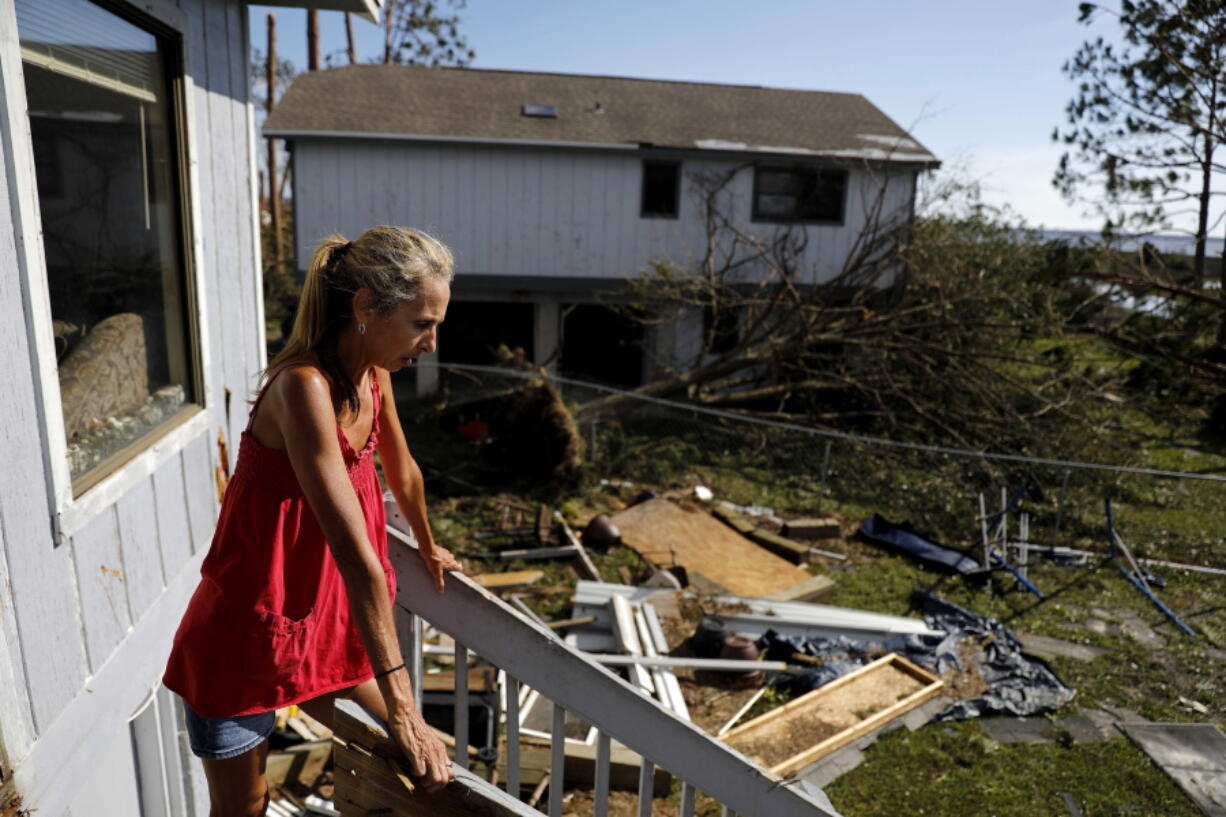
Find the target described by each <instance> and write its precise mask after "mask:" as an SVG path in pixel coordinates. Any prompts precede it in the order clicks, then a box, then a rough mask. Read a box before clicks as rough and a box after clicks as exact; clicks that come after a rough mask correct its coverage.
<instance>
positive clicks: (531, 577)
mask: <svg viewBox="0 0 1226 817" xmlns="http://www.w3.org/2000/svg"><path fill="white" fill-rule="evenodd" d="M468 578H470V579H472V580H473V581H475V582H476V583H477V584H479V585H481V586H482V587H484V588H486V589H487V590H511V589H514V588H518V587H527V586H528V585H530V584H536V583H537V582H539V581H540V580H541V579H543V578H545V571H543V570H509V571H507V572H506V573H479V574H477V575H476V576H469V577H468Z"/></svg>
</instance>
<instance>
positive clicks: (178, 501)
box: [153, 452, 192, 582]
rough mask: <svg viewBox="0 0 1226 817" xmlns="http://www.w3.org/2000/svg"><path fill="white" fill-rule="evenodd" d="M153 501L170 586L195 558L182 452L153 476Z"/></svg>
mask: <svg viewBox="0 0 1226 817" xmlns="http://www.w3.org/2000/svg"><path fill="white" fill-rule="evenodd" d="M153 498H154V503H155V505H156V507H157V525H158V544H159V546H160V547H161V550H162V566H163V567H164V568H165V575H164V580H165V581H166V582H169V581H170V580H171V579H172V578H174V576H175V574H177V573H178V572H179V571H180V570H181V569H183V566H184V565H185V564H187V562H188V560H189V559H191V557H192V531H191V523H190V522H189V521H188V519H187V492H186V490H185V489H184V486H183V454H182V452H180V453H179V454H177V455H176V456H175V457H174V458H173V459H170V460H168V461H167V462H165V463H163V464H162V467H160V468H158V469H157V471H155V472H154V473H153Z"/></svg>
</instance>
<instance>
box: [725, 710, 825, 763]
mask: <svg viewBox="0 0 1226 817" xmlns="http://www.w3.org/2000/svg"><path fill="white" fill-rule="evenodd" d="M846 728H847V727H845V726H840V725H838V724H834V723H829V722H827V721H822V720H816V719H815V720H806V719H802V718H792V719H789V720H788V721H787V722H786V723H785V724H784V727H783V729H781V730H780V731H779V732H777V733H775V734H773V735H767V736H764V737H761V738H758V739H756V740H747V741H745V742H744V743H741V742H739V741H738V742H737V743H736V748H737V749H738V750H740V751H741V752H743V753H744V754H746V755H749V756H750V757H752V758H753V759H755V760H757V761H758V762H759V763H761V764H762V765H763V766H766V767H768V768H769V767H771V766H774V765H775V764H777V763H782V762H783V761H785V760H787V759H788V758H789V757H792V756H794V755H797V754H800V753H801V752H803V751H804V750H805V749H807V748H809V747H810V746H816V745H817V744H819V743H821V742H822V741H823V740H825V739H826V738H829V737H832V736H834V735H837V734H838V733H839V732H842V731H843V730H844V729H846Z"/></svg>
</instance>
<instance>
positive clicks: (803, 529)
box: [783, 517, 839, 542]
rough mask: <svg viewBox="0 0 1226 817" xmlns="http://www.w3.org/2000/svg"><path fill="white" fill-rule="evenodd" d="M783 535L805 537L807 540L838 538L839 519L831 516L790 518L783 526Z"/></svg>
mask: <svg viewBox="0 0 1226 817" xmlns="http://www.w3.org/2000/svg"><path fill="white" fill-rule="evenodd" d="M783 535H784V536H786V537H788V538H789V539H803V540H804V541H806V542H812V541H821V540H823V539H838V538H839V520H837V519H831V518H829V517H824V518H822V519H809V518H806V519H789V520H788V521H787V523H786V524H785V525H784V526H783Z"/></svg>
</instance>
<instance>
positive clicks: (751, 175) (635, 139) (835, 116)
mask: <svg viewBox="0 0 1226 817" xmlns="http://www.w3.org/2000/svg"><path fill="white" fill-rule="evenodd" d="M264 136H265V137H267V138H276V139H283V140H285V142H286V144H287V146H288V148H289V150H290V152H291V155H292V162H293V165H292V179H293V183H292V190H293V200H294V213H295V217H294V234H295V235H294V245H295V248H296V256H297V264H298V268H299V272H300V273H301V272H302V271H304V269H305V265H306V264H307V263H308V261H309V259H310V256H311V251H312V249H313V248H314V246H315V244H316V243H317V242H318V241H319V240H320V239H321V238H323V237H324V236H326V235H328V234H330V233H333V232H340V233H342V234H344V235H346V236H350V237H352V236H353V235H355V234H357V233H359V232H361V231H362V230H363V229H365V228H366V227H368V226H370V225H372V224H380V223H393V224H405V225H411V226H415V227H419V228H423V229H426V230H428V231H431V232H433V233H434V234H436V235H437V236H438V237H439V238H441V239H442V240H443V241H445V242H446V243H448V244H449V245H451V246H452V247H453V249H454V250H455V252H456V258H457V278H456V283H455V288H454V291H455V297H454V299H453V305H452V307H451V311H450V313H449V314H450V317H449V320H448V323H449V324H450V327H448V328H450V329H451V331H447V330H446V329H445V330H444V332H443V335H442V339H441V341H440V345H439V352H438V355H439V362H441V363H481V362H489V361H490V360H491V353H490V350H491V348H493V347H494V346H496V345H498V344H500V343H502V344H506V345H507V346H509V347H519V348H521V349H523V350H524V351H525V352H526V354H527V357H528V359H529V360H530V361H534V362H536V363H541V364H543V363H553V364H556V367H557V369H559V370H560V371H561V372H562V373H564V374H572V375H578V376H580V377H586V378H592V379H596V380H601V381H604V382H608V383H613V384H618V385H627V386H633V385H638V384H639V383H641V382H644V381H645V380H648V379H651V378H653V377H655V376H658V374H659V373H660V369H661V366H662V365H663V366H666V365H668V361H670V360H681V359H684V358H685V357H686V353H687V347H688V346H691V345H692V344H693V342H694V337H695V336H696V335H699V334H701V332H702V329H703V327H702V323H703V319H704V318H703V315H702V314H701V312H700V313H698V314H694V315H691V316H689V318H688V319H683V320H681V321H669V322H660V323H656V324H655V325H651V324H650V323H648V324H644V323H641V322H636V321H633V320H630V319H628V318H627V317H626V316H625V315H624V314H623V313H622V312H621V311H619V310H616V309H610V308H609V307H610V304H613V303H616V302H617V300H618V298H619V290H620V289H621V287H622V285H623V284H624V283H625V282H626V280H627V279H628V278H631V277H633V276H636V275H638V274H639V273H640V272H641V271H642V270H644V269H645V268H647V267H648V266H649V265H650V264H652V263H654V262H659V261H666V262H668V263H670V264H672V265H674V266H676V267H678V268H681V269H685V268H687V267H696V266H697V264H698V262H699V260H700V259H701V258H702V257H703V253H704V251H705V248H706V243H707V238H708V236H707V229H706V228H707V224H706V218H705V213H704V209H703V192H704V188H703V181H702V180H703V179H710V178H712V177H718V176H724V177H727V181H726V184H725V186H724V191H725V192H726V194H727V196H726V204H725V205H724V212H723V213H722V214H721V215H722V216H726V217H727V218H728V219H729V220H731V221H733V222H735V223H736V224H737V225H738V226H739V228H740V229H744V230H746V231H748V232H751V233H757V234H763V235H765V234H768V233H770V232H772V231H777V230H779V229H780V228H782V227H788V228H792V229H796V230H800V231H802V232H803V239H804V253H803V258H802V259H801V261H802V265H803V266H804V267H805V268H806V269H808V270H811V271H812V272H811V273H810V274H811V275H812V277H813V278H814V279H815V280H823V281H824V280H828V279H830V278H832V277H833V276H836V275H838V274H839V272H840V271H841V270H842V269H843V268H844V265H845V264H847V263H848V259H849V258H850V257H851V256H852V254H853V253H854V252H855V250H856V247H857V246H858V242H859V241H860V239H861V236H862V235H863V234H864V231H865V230H866V229H867V228H869V227H872V228H873V229H877V230H880V229H881V228H882V226H883V225H892V224H894V225H896V224H901V223H905V222H907V221H909V220H910V219H911V217H912V215H913V212H914V208H915V197H916V185H917V179H918V177H919V175H920V174H921V173H922V172H923V171H925V170H928V169H931V168H935V167H937V166H938V162H937V159H936V157H935V156H933V155H932V154H931V153H930V152H929V151H928V150H927V149H925V148H924V147H923V146H922V145H920V144H919V143H917V142H916V141H915V140H914V139H913V138H912V137H911V136H910V135H909V134H908V133H907V132H906V131H905V130H904V129H903V128H901V127H899V126H898V125H897V124H895V123H894V122H893V121H892V120H891V119H890V118H889V117H887V116H886V115H885V114H884V113H882V112H881V111H880V110H879V109H878V108H876V107H875V106H874V105H873V104H872V103H871V102H869V101H868V100H867V99H865V98H864V97H863V96H860V95H858V94H847V93H828V92H822V91H799V90H784V89H777V88H763V87H754V86H733V85H716V84H709V83H694V82H667V81H656V80H643V79H629V78H624V77H603V76H580V75H567V74H547V73H531V72H522V71H491V70H475V69H458V68H425V67H408V66H389V65H358V66H350V67H345V68H337V69H333V70H330V71H319V72H312V73H310V74H304V75H302V76H300V77H298V78H297V79H296V80H295V82H294V84H293V85H292V86H291V87H290V89H289V90H288V91H287V93H286V94H285V96H284V98H283V99H282V100H281V102H280V103H279V104H278V106H277V108H276V110H275V111H274V112H273V114H272V115H271V116H270V117H269V118H268V120H267V121H266V123H265V127H264ZM453 327H454V328H453ZM417 377H418V378H419V387H422V388H429V386H430V382H429V381H430V380H431V379H432V377H433V376H432V375H431V370H430V369H429V368H428V367H423V368H422V369H421V370H419V371H418V372H417ZM423 381H425V382H423Z"/></svg>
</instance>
